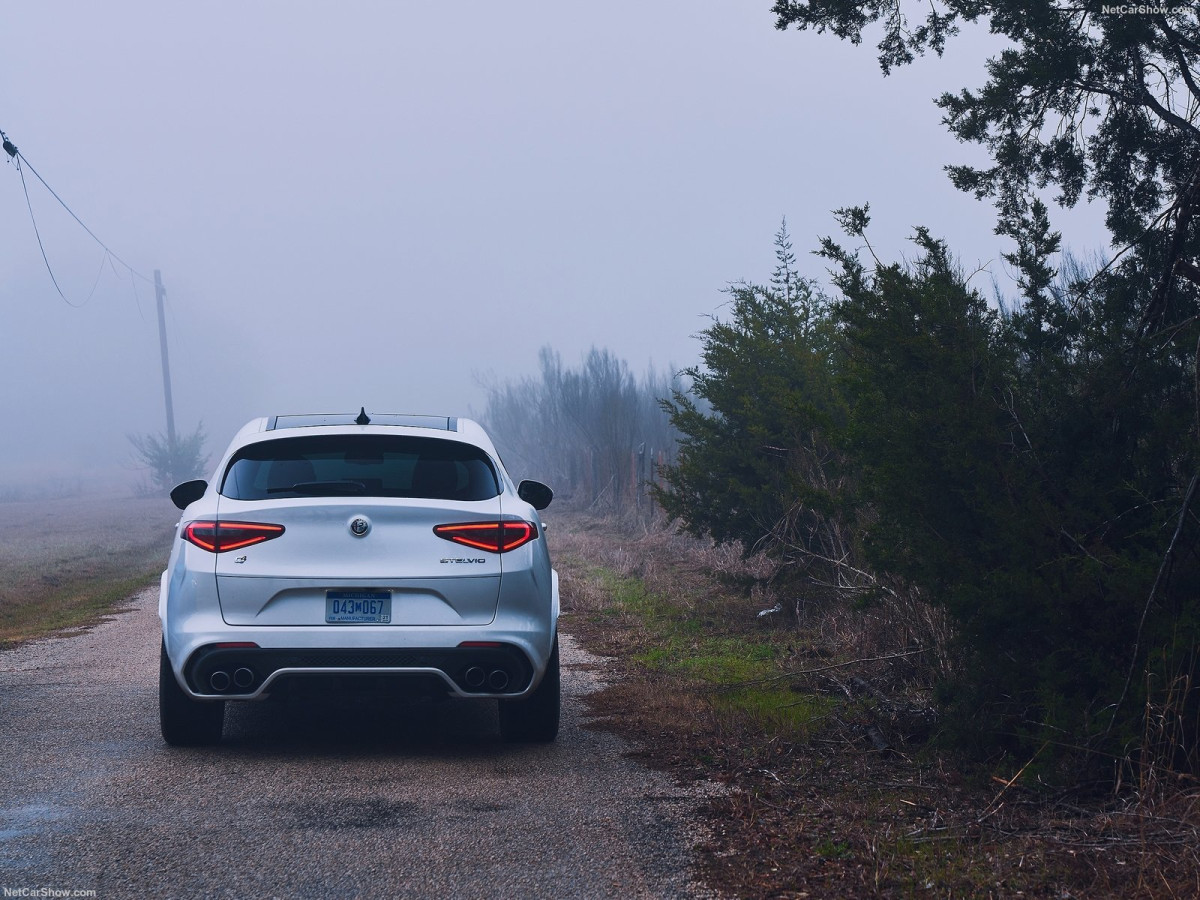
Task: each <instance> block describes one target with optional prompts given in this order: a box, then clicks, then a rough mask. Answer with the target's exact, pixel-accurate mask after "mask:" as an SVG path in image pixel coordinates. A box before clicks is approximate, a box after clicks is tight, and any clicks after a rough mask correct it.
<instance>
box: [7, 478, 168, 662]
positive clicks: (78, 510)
mask: <svg viewBox="0 0 1200 900" xmlns="http://www.w3.org/2000/svg"><path fill="white" fill-rule="evenodd" d="M178 518H179V511H178V510H177V509H175V507H174V506H173V505H172V504H171V502H170V501H169V500H165V499H161V500H160V499H144V498H129V497H107V498H100V497H90V498H80V497H67V498H61V497H60V498H51V499H45V500H36V501H35V500H20V501H13V502H7V503H0V647H3V646H5V645H8V644H12V643H17V642H20V641H24V640H29V639H31V638H35V637H39V636H41V635H44V634H47V633H49V632H51V631H54V630H57V629H60V628H67V627H78V626H81V625H86V624H88V623H90V622H93V621H95V620H96V619H97V618H98V617H99V616H101V615H103V614H104V613H105V612H108V611H110V610H111V609H112V608H113V606H114V605H115V604H118V603H120V602H121V601H122V600H124V599H125V598H126V597H128V596H129V595H130V594H131V593H133V592H134V591H136V590H138V589H139V588H141V587H143V586H144V585H146V584H147V583H148V582H150V581H151V580H152V579H154V578H155V577H157V574H158V573H159V572H161V571H162V569H163V568H164V567H165V566H166V562H167V554H168V552H169V551H170V547H171V541H172V539H173V536H174V524H175V522H176V521H178Z"/></svg>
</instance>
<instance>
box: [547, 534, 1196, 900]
mask: <svg viewBox="0 0 1200 900" xmlns="http://www.w3.org/2000/svg"><path fill="white" fill-rule="evenodd" d="M550 534H551V540H552V549H553V551H554V553H555V564H556V566H557V568H558V569H559V573H560V577H561V579H562V591H563V606H564V616H565V617H564V620H563V627H564V628H565V629H566V630H568V631H570V632H572V633H573V634H575V635H577V636H579V637H581V638H582V640H583V641H584V643H585V645H587V646H588V647H589V648H591V649H593V650H594V651H596V652H600V653H603V654H605V655H607V656H610V657H613V658H614V659H613V665H614V666H616V667H617V669H618V670H619V671H620V672H621V674H622V677H621V679H620V680H618V681H617V682H615V683H614V685H613V686H612V687H610V688H608V689H607V690H605V691H603V692H601V693H600V694H598V695H594V697H593V699H592V706H593V711H594V712H595V713H596V715H597V717H598V718H597V723H598V726H599V727H605V728H610V729H613V730H615V731H618V732H620V733H622V734H624V735H625V736H627V737H628V738H629V739H630V740H632V741H633V742H635V744H636V745H637V746H638V747H639V748H640V749H639V750H638V755H640V756H643V757H644V758H646V759H647V760H649V761H651V762H652V763H654V764H657V765H661V766H664V767H666V768H669V769H670V770H672V771H674V772H675V773H676V774H677V775H678V776H679V777H683V778H695V777H705V778H714V779H718V780H721V781H723V782H726V783H727V784H728V785H729V786H730V787H731V791H730V793H729V794H727V795H726V796H725V797H723V798H721V799H718V800H716V801H713V802H712V803H711V804H710V805H709V808H708V810H707V812H708V814H709V816H710V817H711V824H712V835H713V836H712V839H711V841H710V842H709V844H708V845H707V846H706V847H705V848H703V849H704V853H703V858H702V861H701V869H702V874H703V875H704V877H705V878H706V879H707V880H708V881H710V882H711V883H712V884H714V885H716V886H718V887H721V888H723V889H724V890H725V891H727V892H729V893H731V894H733V895H734V896H739V897H781V898H783V897H788V898H790V897H912V896H937V897H1015V896H1023V897H1047V898H1049V897H1054V898H1065V897H1088V898H1093V897H1096V898H1118V897H1119V898H1127V897H1132V898H1160V897H1164V898H1165V897H1179V898H1182V897H1196V896H1200V856H1198V853H1200V787H1198V786H1197V784H1196V783H1195V782H1194V781H1188V780H1179V779H1178V778H1168V777H1166V776H1162V777H1159V778H1158V779H1157V781H1155V782H1154V783H1150V782H1149V781H1147V780H1145V779H1143V782H1142V783H1141V784H1139V785H1138V786H1137V789H1136V790H1133V791H1126V792H1125V793H1123V794H1120V795H1113V794H1105V795H1103V796H1083V795H1080V794H1078V793H1076V792H1073V791H1071V790H1068V789H1066V788H1056V787H1055V786H1054V785H1053V784H1050V783H1047V781H1045V780H1043V779H1045V778H1047V777H1048V776H1047V775H1046V774H1045V773H1042V774H1041V775H1038V774H1035V772H1036V766H1029V767H1027V766H1026V764H1027V763H1029V762H1030V760H1014V759H1004V760H997V761H995V763H994V765H993V767H992V768H991V769H987V770H985V769H981V768H979V767H977V766H971V765H967V764H965V763H963V762H960V761H957V760H954V759H951V758H947V757H940V756H938V755H936V754H935V753H934V752H933V751H932V750H930V749H928V747H927V746H926V745H925V743H924V741H925V739H926V738H927V736H928V734H929V726H930V721H929V720H928V719H927V718H924V717H923V715H922V714H923V712H924V710H925V709H926V708H927V705H928V696H929V687H930V685H931V683H932V681H933V679H934V677H935V676H936V672H937V670H938V667H939V666H940V665H943V664H944V661H943V660H940V659H938V658H937V654H934V653H931V652H929V650H928V649H926V648H928V647H931V646H933V645H934V644H935V643H936V640H937V634H938V631H939V629H941V628H944V623H942V622H941V621H939V619H938V617H937V616H936V615H934V614H932V613H930V612H929V611H927V610H921V609H919V608H912V609H904V608H899V607H898V606H896V605H889V604H887V603H880V604H877V605H875V606H873V607H869V608H868V609H866V610H859V609H856V608H855V607H854V606H853V604H851V603H848V602H845V599H844V598H840V597H839V596H837V595H836V592H835V593H834V594H829V593H826V594H819V593H815V592H814V593H812V594H809V595H799V594H797V593H795V592H794V589H788V588H786V587H782V586H781V582H780V580H779V579H776V578H773V576H774V575H775V574H776V573H774V571H773V569H772V567H771V564H770V562H769V561H767V560H764V559H761V558H758V559H750V560H743V559H742V558H741V557H740V554H737V553H736V552H734V551H730V550H728V549H722V548H714V547H711V546H707V545H705V544H703V543H700V542H697V541H693V540H690V539H688V538H684V537H680V536H678V535H674V534H671V533H669V532H667V531H665V530H661V529H659V530H654V529H649V530H648V529H645V528H644V527H641V526H631V525H629V524H625V525H621V524H618V523H614V522H612V521H607V520H600V519H589V518H584V517H572V516H571V515H569V514H560V515H559V516H557V517H556V518H555V519H554V525H553V528H552V529H551V532H550ZM776 605H779V606H780V607H781V609H780V611H779V612H778V613H775V614H772V615H769V616H763V617H760V616H759V615H758V613H759V612H760V611H762V610H764V609H771V608H774V607H775V606H776ZM914 622H915V623H916V627H914V625H913V623H914ZM922 623H923V624H922ZM921 629H924V632H923V633H921ZM748 672H753V673H755V678H753V679H746V678H744V677H742V676H745V675H746V673H748ZM798 672H804V673H808V674H796V673H798ZM739 680H740V681H747V680H750V681H756V682H757V684H756V685H752V686H751V687H753V688H761V690H759V691H758V692H757V693H752V694H749V695H746V697H745V698H743V699H744V702H728V701H729V697H730V695H731V693H734V692H736V691H737V690H739V689H740V688H737V687H734V686H732V685H734V684H736V683H737V682H738V681H739ZM751 701H755V702H751ZM773 707H789V708H790V709H792V710H793V711H798V714H797V715H780V714H779V710H778V709H773ZM872 732H874V735H872ZM873 738H882V739H883V740H884V742H885V744H886V745H887V747H888V749H884V750H881V749H879V744H878V743H877V742H876V740H874V739H873ZM1018 775H1019V776H1020V777H1017V776H1018Z"/></svg>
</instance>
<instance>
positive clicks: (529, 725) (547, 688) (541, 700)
mask: <svg viewBox="0 0 1200 900" xmlns="http://www.w3.org/2000/svg"><path fill="white" fill-rule="evenodd" d="M561 700H562V679H561V677H560V675H559V668H558V638H555V639H554V647H553V648H552V649H551V650H550V660H549V661H548V662H547V663H546V674H545V675H543V676H542V683H541V684H539V685H538V686H537V690H535V691H534V692H533V693H532V694H530V695H529V696H528V697H526V698H525V699H524V700H501V701H500V736H501V737H502V738H504V740H506V741H509V742H511V743H541V744H545V743H549V742H550V741H552V740H554V738H555V737H557V736H558V714H559V707H560V704H561Z"/></svg>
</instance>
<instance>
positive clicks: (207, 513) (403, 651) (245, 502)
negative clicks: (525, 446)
mask: <svg viewBox="0 0 1200 900" xmlns="http://www.w3.org/2000/svg"><path fill="white" fill-rule="evenodd" d="M552 497H553V494H552V492H551V491H550V489H549V488H548V487H546V486H545V485H544V484H540V483H538V482H535V481H523V482H521V484H520V485H517V486H515V485H514V484H513V482H512V480H511V479H510V478H509V476H508V473H507V472H505V470H504V466H503V465H502V464H501V462H500V458H499V456H498V455H497V454H496V450H495V447H494V446H493V445H492V442H491V440H490V439H489V438H488V436H487V435H486V434H485V433H484V431H483V429H482V428H481V427H480V426H479V425H478V424H477V423H475V422H472V421H470V420H469V419H458V418H446V417H432V416H398V415H376V416H368V415H367V414H366V412H365V411H363V412H360V413H359V415H358V416H357V417H356V416H354V415H353V414H349V415H321V416H278V417H272V418H262V419H255V420H254V421H252V422H250V423H249V424H247V425H246V426H245V427H244V428H242V429H241V431H239V432H238V433H237V435H236V436H235V437H234V439H233V441H232V443H230V445H229V448H228V449H227V450H226V451H225V454H224V456H222V458H221V461H220V463H219V465H218V466H217V469H216V473H215V474H214V476H213V478H212V481H211V482H206V481H189V482H186V483H185V484H181V485H179V486H178V487H177V488H175V489H174V490H173V491H172V492H171V499H172V500H173V501H174V502H175V504H176V505H177V506H178V507H179V508H180V509H182V510H183V517H182V518H181V519H180V521H179V525H178V535H177V537H176V540H175V544H174V548H173V549H172V552H171V558H170V562H169V563H168V565H167V570H166V571H165V572H164V573H163V576H162V582H161V587H160V592H159V606H158V611H159V618H160V619H161V620H162V659H161V665H160V671H159V712H160V719H161V724H162V734H163V738H164V739H165V740H166V741H167V743H169V744H176V745H197V744H211V743H216V742H217V741H219V740H220V738H221V731H222V723H223V719H224V707H225V703H226V702H227V701H230V700H259V699H262V698H264V697H267V696H268V695H272V694H276V693H284V692H289V691H302V690H307V689H310V688H313V687H319V688H321V689H325V690H328V689H333V690H337V691H355V690H365V689H367V688H370V687H375V686H378V685H379V684H380V683H381V682H382V683H383V684H385V685H387V686H391V687H397V688H403V689H407V690H412V691H416V692H420V693H426V694H435V695H439V696H449V697H474V698H478V697H494V698H496V699H497V700H499V701H500V709H499V712H500V728H501V733H502V735H503V737H504V738H505V739H506V740H510V741H551V740H553V739H554V738H555V736H556V734H557V733H558V718H559V663H558V640H557V635H558V628H557V623H558V611H559V601H558V575H557V573H556V572H555V571H554V569H553V568H551V565H550V554H549V552H548V551H547V549H546V539H545V529H544V526H543V525H542V522H541V520H540V518H539V516H538V511H539V510H542V509H545V508H546V506H547V505H549V503H550V501H551V499H552Z"/></svg>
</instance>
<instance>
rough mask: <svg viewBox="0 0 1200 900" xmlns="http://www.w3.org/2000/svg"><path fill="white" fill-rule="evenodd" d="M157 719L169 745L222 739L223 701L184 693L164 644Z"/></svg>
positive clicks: (198, 744) (180, 745)
mask: <svg viewBox="0 0 1200 900" xmlns="http://www.w3.org/2000/svg"><path fill="white" fill-rule="evenodd" d="M158 722H159V726H160V727H161V728H162V736H163V740H164V741H166V742H167V743H168V744H170V745H171V746H172V747H203V746H206V745H208V744H216V743H218V742H220V740H221V731H222V729H223V728H224V725H225V701H224V700H193V699H192V698H191V697H189V696H188V695H187V694H185V693H184V692H183V688H181V687H180V686H179V682H177V681H176V680H175V673H174V672H172V671H171V661H170V660H169V659H168V658H167V648H166V646H165V645H164V646H163V647H162V648H161V649H160V651H159V661H158Z"/></svg>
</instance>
